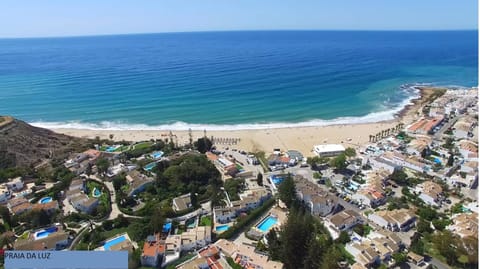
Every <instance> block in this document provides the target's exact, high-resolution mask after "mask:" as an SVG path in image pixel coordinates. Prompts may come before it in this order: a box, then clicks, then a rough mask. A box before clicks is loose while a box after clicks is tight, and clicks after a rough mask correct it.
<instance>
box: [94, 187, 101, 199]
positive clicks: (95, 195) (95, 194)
mask: <svg viewBox="0 0 480 269" xmlns="http://www.w3.org/2000/svg"><path fill="white" fill-rule="evenodd" d="M92 193H93V197H95V198H97V197H100V195H102V192H101V191H100V190H99V189H97V188H93V191H92Z"/></svg>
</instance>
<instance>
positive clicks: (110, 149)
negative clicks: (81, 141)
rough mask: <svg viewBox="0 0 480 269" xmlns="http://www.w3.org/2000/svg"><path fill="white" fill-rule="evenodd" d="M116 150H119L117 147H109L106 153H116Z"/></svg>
mask: <svg viewBox="0 0 480 269" xmlns="http://www.w3.org/2000/svg"><path fill="white" fill-rule="evenodd" d="M116 149H117V147H116V146H108V147H107V148H106V149H105V151H106V152H114V151H115V150H116Z"/></svg>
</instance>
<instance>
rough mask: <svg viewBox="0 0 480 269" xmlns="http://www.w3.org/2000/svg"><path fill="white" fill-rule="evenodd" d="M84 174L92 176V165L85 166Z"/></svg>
mask: <svg viewBox="0 0 480 269" xmlns="http://www.w3.org/2000/svg"><path fill="white" fill-rule="evenodd" d="M85 174H86V175H87V176H88V177H90V175H91V174H92V164H91V163H88V164H87V168H86V169H85Z"/></svg>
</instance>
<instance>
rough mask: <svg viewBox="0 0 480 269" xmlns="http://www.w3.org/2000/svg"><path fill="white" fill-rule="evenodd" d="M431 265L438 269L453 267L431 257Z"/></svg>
mask: <svg viewBox="0 0 480 269" xmlns="http://www.w3.org/2000/svg"><path fill="white" fill-rule="evenodd" d="M428 262H429V263H430V264H432V265H434V266H436V267H437V268H438V269H451V268H452V267H450V266H449V265H448V264H445V263H443V262H441V261H440V260H438V259H436V258H434V257H431V259H430V261H428Z"/></svg>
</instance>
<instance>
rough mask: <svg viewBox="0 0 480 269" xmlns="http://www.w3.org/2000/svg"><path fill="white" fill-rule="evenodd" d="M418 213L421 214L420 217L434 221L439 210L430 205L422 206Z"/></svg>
mask: <svg viewBox="0 0 480 269" xmlns="http://www.w3.org/2000/svg"><path fill="white" fill-rule="evenodd" d="M417 214H418V216H420V219H424V220H428V221H432V220H434V219H436V218H437V217H438V213H437V211H436V210H434V209H432V208H430V207H423V208H420V209H419V210H418V212H417Z"/></svg>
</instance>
